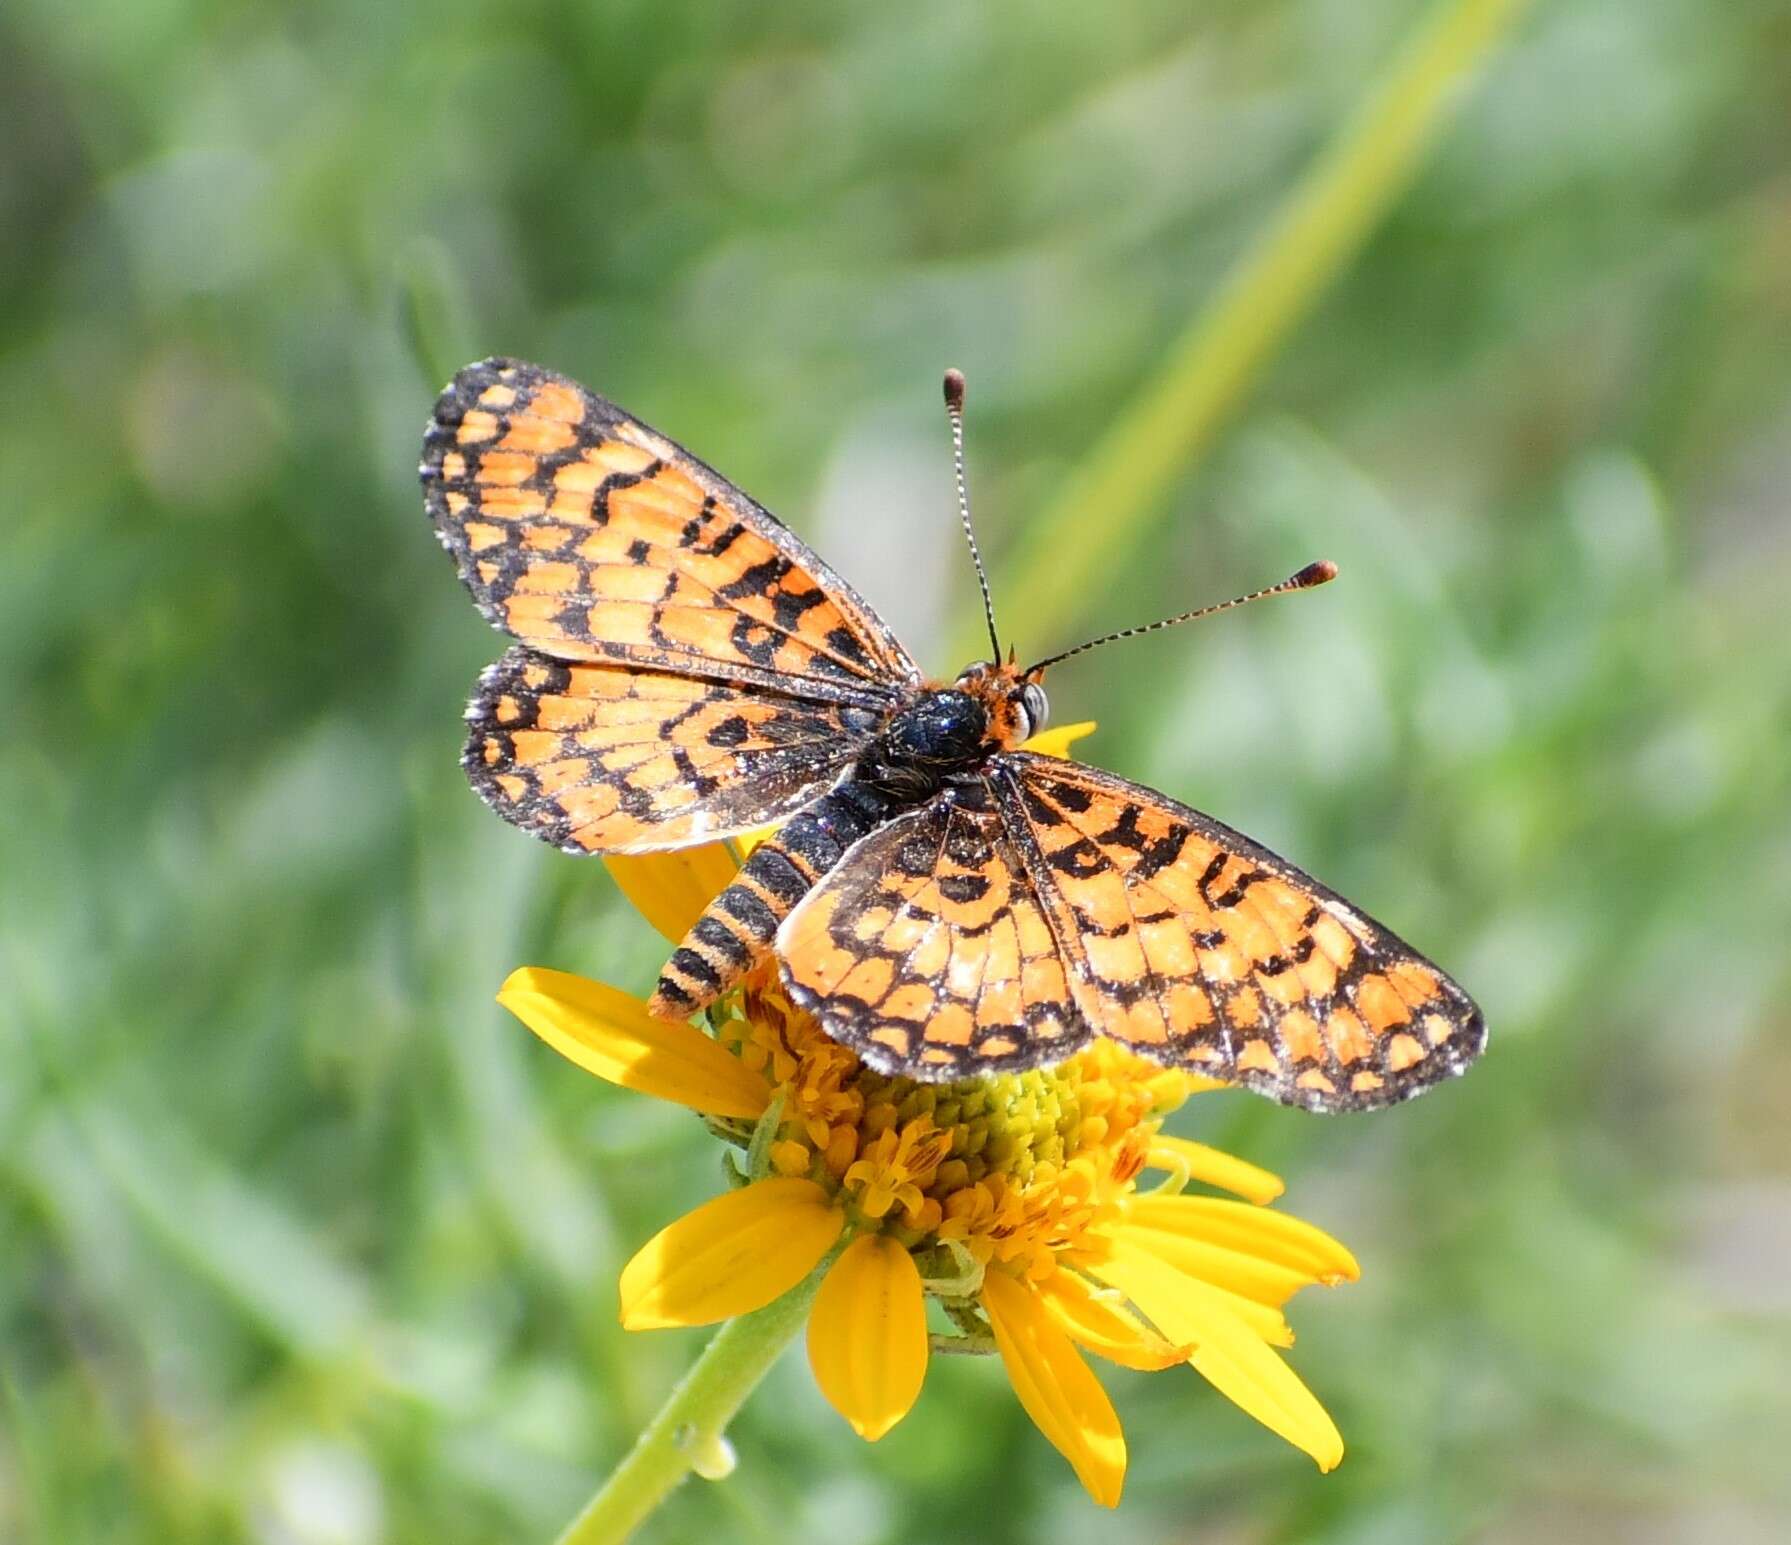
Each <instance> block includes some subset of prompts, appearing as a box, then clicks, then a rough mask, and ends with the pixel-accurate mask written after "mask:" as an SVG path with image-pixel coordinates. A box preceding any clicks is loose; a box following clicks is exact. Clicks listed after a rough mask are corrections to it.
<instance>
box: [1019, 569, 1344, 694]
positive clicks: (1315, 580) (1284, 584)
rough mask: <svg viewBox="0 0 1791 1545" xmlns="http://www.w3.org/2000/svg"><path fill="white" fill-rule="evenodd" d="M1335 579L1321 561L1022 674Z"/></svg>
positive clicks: (1105, 638)
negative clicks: (1266, 585) (1265, 586)
mask: <svg viewBox="0 0 1791 1545" xmlns="http://www.w3.org/2000/svg"><path fill="white" fill-rule="evenodd" d="M1336 577H1337V565H1336V564H1334V563H1332V562H1331V560H1330V559H1329V558H1321V559H1320V560H1319V561H1318V562H1317V563H1309V564H1307V565H1306V567H1305V568H1303V569H1301V570H1300V572H1299V573H1298V574H1290V575H1288V577H1287V578H1286V579H1284V580H1282V581H1281V583H1280V584H1278V585H1270V586H1269V588H1268V589H1267V590H1252V591H1251V592H1250V594H1249V595H1240V596H1233V597H1232V598H1231V599H1230V600H1229V601H1221V602H1220V603H1219V604H1218V605H1217V606H1202V607H1199V608H1197V609H1196V610H1194V611H1191V612H1183V613H1182V614H1181V615H1180V616H1179V617H1165V618H1164V619H1163V620H1162V621H1161V622H1147V623H1145V624H1144V625H1143V626H1142V627H1137V628H1121V629H1120V630H1119V631H1118V632H1117V633H1105V634H1103V635H1102V636H1101V637H1099V638H1091V639H1090V640H1089V641H1088V642H1087V643H1086V644H1078V645H1076V647H1075V648H1074V649H1066V650H1064V652H1063V653H1062V654H1054V655H1051V656H1050V657H1049V658H1047V659H1044V660H1040V661H1039V663H1038V664H1037V665H1035V666H1033V667H1032V669H1031V670H1029V671H1028V672H1027V673H1026V674H1027V675H1029V676H1030V675H1031V674H1032V673H1033V672H1034V671H1042V670H1043V669H1044V668H1045V667H1046V666H1047V665H1056V664H1057V663H1058V662H1059V661H1060V660H1067V659H1069V658H1070V656H1072V655H1079V654H1087V653H1088V651H1089V650H1091V649H1099V648H1100V647H1101V645H1102V644H1112V643H1116V642H1117V641H1118V640H1120V639H1122V638H1135V637H1136V636H1137V635H1138V634H1140V633H1155V632H1157V631H1159V630H1160V629H1162V628H1173V627H1174V626H1175V625H1176V624H1177V623H1180V622H1192V621H1193V620H1194V619H1195V618H1196V617H1210V616H1212V615H1213V613H1214V612H1228V611H1230V610H1231V609H1232V607H1234V606H1243V605H1245V604H1246V603H1248V602H1250V601H1260V600H1262V598H1263V597H1264V596H1271V595H1286V594H1287V593H1288V591H1290V590H1311V589H1312V588H1314V587H1315V586H1317V585H1324V584H1329V583H1330V582H1331V581H1332V580H1334V579H1335V578H1336Z"/></svg>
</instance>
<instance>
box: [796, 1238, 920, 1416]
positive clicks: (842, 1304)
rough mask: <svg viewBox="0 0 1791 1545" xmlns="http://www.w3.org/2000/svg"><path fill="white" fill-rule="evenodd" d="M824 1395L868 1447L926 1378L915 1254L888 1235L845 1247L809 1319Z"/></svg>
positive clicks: (812, 1359)
mask: <svg viewBox="0 0 1791 1545" xmlns="http://www.w3.org/2000/svg"><path fill="white" fill-rule="evenodd" d="M808 1361H809V1366H810V1367H811V1368H813V1369H814V1371H815V1383H817V1384H818V1385H820V1387H821V1393H822V1394H823V1395H825V1396H826V1397H827V1399H828V1402H829V1403H830V1404H831V1405H832V1406H833V1408H834V1410H836V1411H838V1412H839V1413H840V1415H841V1416H843V1417H845V1419H846V1420H847V1421H849V1422H850V1423H851V1424H852V1427H853V1430H854V1431H855V1432H857V1434H858V1436H859V1437H861V1438H863V1439H864V1440H865V1441H866V1442H869V1443H875V1442H876V1441H877V1439H879V1438H880V1437H882V1436H883V1434H884V1433H886V1432H888V1431H889V1429H890V1428H891V1427H893V1426H895V1424H896V1423H897V1422H899V1421H900V1420H901V1419H902V1418H903V1417H904V1416H906V1415H907V1414H908V1411H909V1409H910V1408H911V1407H912V1406H913V1404H914V1402H915V1400H916V1399H917V1398H918V1397H919V1395H920V1385H921V1380H922V1379H924V1378H925V1377H926V1373H927V1306H926V1299H925V1296H924V1294H923V1292H922V1289H921V1285H920V1272H919V1271H918V1270H917V1269H916V1267H915V1265H914V1257H913V1256H911V1255H909V1253H908V1252H907V1251H906V1250H904V1249H903V1248H902V1247H901V1246H900V1245H898V1244H897V1243H896V1242H895V1241H894V1240H893V1239H891V1238H889V1237H888V1235H886V1234H866V1235H864V1236H863V1237H862V1238H859V1239H855V1240H853V1241H852V1243H851V1244H849V1245H847V1246H846V1249H845V1252H844V1253H843V1254H842V1255H841V1256H840V1258H839V1259H838V1260H837V1261H835V1262H834V1263H833V1265H832V1267H830V1268H829V1270H828V1272H827V1277H826V1280H825V1281H823V1282H822V1284H821V1291H820V1292H819V1293H818V1294H817V1295H816V1297H815V1307H814V1309H813V1310H812V1311H811V1312H810V1314H809V1320H808Z"/></svg>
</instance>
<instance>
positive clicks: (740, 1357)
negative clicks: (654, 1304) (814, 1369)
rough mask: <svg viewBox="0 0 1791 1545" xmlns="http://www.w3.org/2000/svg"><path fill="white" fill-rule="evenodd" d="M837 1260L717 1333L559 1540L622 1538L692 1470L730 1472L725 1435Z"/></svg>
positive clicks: (588, 1543)
mask: <svg viewBox="0 0 1791 1545" xmlns="http://www.w3.org/2000/svg"><path fill="white" fill-rule="evenodd" d="M832 1262H833V1255H832V1254H830V1255H829V1256H828V1258H827V1259H826V1260H824V1261H823V1262H822V1263H821V1264H820V1265H819V1266H817V1267H816V1268H815V1269H814V1270H813V1271H812V1272H810V1273H809V1275H808V1277H807V1278H806V1279H805V1280H804V1281H802V1282H800V1283H798V1284H797V1285H796V1286H795V1287H793V1288H791V1289H790V1291H789V1292H787V1293H785V1294H784V1296H783V1297H782V1298H777V1299H773V1300H772V1301H771V1302H770V1303H768V1304H766V1305H765V1307H764V1308H763V1309H755V1310H754V1311H753V1312H752V1313H751V1314H743V1315H741V1316H740V1317H739V1318H738V1319H735V1320H729V1321H728V1322H727V1324H725V1325H723V1326H722V1327H721V1329H720V1330H718V1331H717V1332H716V1333H715V1338H714V1339H713V1340H712V1341H711V1342H710V1343H709V1345H708V1346H707V1347H705V1348H704V1349H703V1354H702V1356H700V1357H699V1358H697V1360H696V1362H695V1363H694V1364H692V1365H691V1369H690V1372H689V1373H687V1374H685V1375H684V1377H683V1379H682V1380H681V1381H680V1382H679V1384H678V1387H677V1388H676V1389H674V1390H673V1391H672V1393H671V1396H670V1398H668V1399H667V1401H666V1403H665V1405H664V1406H663V1407H661V1408H660V1411H659V1414H658V1415H657V1416H655V1417H654V1418H653V1420H652V1421H651V1422H649V1423H648V1424H647V1427H646V1429H645V1431H643V1432H642V1433H641V1435H640V1437H639V1438H638V1439H637V1440H636V1442H635V1445H634V1447H633V1448H632V1449H630V1450H629V1451H628V1454H627V1455H626V1457H625V1458H624V1459H623V1460H622V1462H621V1463H620V1464H619V1465H617V1466H616V1468H615V1470H614V1471H613V1472H612V1473H611V1475H610V1477H609V1479H608V1480H607V1481H605V1482H604V1483H603V1485H602V1487H601V1488H600V1489H599V1491H598V1492H597V1494H596V1495H595V1496H594V1497H592V1498H591V1500H590V1501H589V1502H587V1503H586V1504H585V1507H584V1510H583V1511H582V1512H581V1513H580V1514H579V1515H578V1517H576V1518H575V1519H573V1520H572V1522H571V1523H570V1524H568V1525H567V1526H566V1531H565V1532H564V1533H563V1534H562V1535H561V1536H560V1538H559V1545H618V1542H620V1541H622V1540H625V1539H627V1538H628V1536H629V1535H630V1534H632V1533H633V1532H634V1530H635V1529H636V1528H637V1527H638V1526H639V1524H640V1523H641V1521H642V1520H643V1519H645V1518H646V1517H647V1516H648V1515H649V1514H650V1513H652V1511H653V1510H654V1509H655V1508H657V1507H658V1506H659V1504H660V1503H661V1502H663V1501H664V1500H665V1499H666V1498H667V1497H668V1496H669V1495H670V1494H671V1492H672V1490H673V1488H674V1487H676V1486H677V1485H678V1483H679V1482H680V1481H682V1480H683V1479H684V1477H685V1476H686V1475H688V1474H690V1473H691V1471H693V1470H695V1471H697V1472H698V1473H699V1474H706V1475H707V1476H708V1477H709V1478H710V1479H712V1480H719V1479H720V1478H721V1477H722V1476H723V1475H725V1474H726V1473H727V1471H728V1469H729V1468H731V1462H730V1460H729V1458H728V1451H727V1448H726V1443H725V1439H724V1438H723V1436H722V1434H723V1433H724V1432H725V1431H726V1430H727V1425H728V1423H729V1422H731V1421H732V1420H733V1419H734V1413H735V1412H736V1411H738V1410H739V1409H740V1407H741V1406H742V1405H743V1404H744V1403H745V1401H746V1397H747V1396H748V1395H750V1394H751V1393H752V1392H753V1390H754V1388H755V1387H757V1385H758V1382H759V1380H760V1379H762V1378H764V1377H765V1375H766V1374H767V1373H768V1372H770V1370H771V1365H772V1364H773V1363H775V1362H776V1361H777V1359H778V1356H779V1354H781V1353H782V1352H783V1350H784V1348H785V1347H787V1346H788V1345H789V1344H790V1343H791V1342H792V1341H793V1340H795V1339H796V1333H797V1331H799V1330H801V1329H802V1324H803V1321H804V1320H806V1319H807V1318H808V1311H809V1306H810V1305H811V1304H812V1303H813V1302H814V1301H815V1294H816V1293H817V1292H818V1291H819V1290H820V1287H821V1279H822V1277H824V1276H825V1275H826V1274H827V1268H828V1266H830V1265H831V1264H832Z"/></svg>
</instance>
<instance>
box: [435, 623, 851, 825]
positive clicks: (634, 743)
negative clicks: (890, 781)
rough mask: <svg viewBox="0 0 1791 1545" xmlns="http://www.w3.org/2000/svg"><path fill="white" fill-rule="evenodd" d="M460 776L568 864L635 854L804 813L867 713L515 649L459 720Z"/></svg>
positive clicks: (846, 757) (735, 685)
mask: <svg viewBox="0 0 1791 1545" xmlns="http://www.w3.org/2000/svg"><path fill="white" fill-rule="evenodd" d="M467 718H468V720H469V722H470V723H471V726H472V733H471V735H470V737H469V738H468V741H467V748H466V754H465V757H464V762H465V766H466V772H467V777H468V778H469V779H470V780H471V781H472V785H473V787H474V789H475V790H477V791H478V794H479V796H480V797H481V798H482V799H483V800H484V801H485V802H486V803H487V804H488V805H490V806H491V807H492V808H493V809H495V810H496V811H497V812H498V813H499V814H500V815H502V816H503V817H504V818H505V819H506V820H508V821H510V822H512V823H514V824H515V825H517V826H520V827H522V828H523V829H524V830H526V831H531V832H533V833H534V834H535V835H536V836H538V837H541V838H544V839H545V840H546V841H549V842H552V843H554V844H555V845H556V846H558V847H561V848H564V849H566V850H567V851H568V852H571V853H593V852H603V853H643V852H650V851H654V850H657V849H661V848H675V847H682V846H684V845H685V844H687V843H691V842H702V841H712V840H715V839H717V838H721V837H726V836H733V835H736V834H738V833H740V832H743V831H750V830H752V829H753V828H755V827H759V826H764V825H766V824H767V823H769V822H771V821H775V820H780V819H782V818H783V817H784V816H787V815H789V814H791V813H792V812H793V811H796V810H799V809H801V808H802V806H804V805H806V804H809V803H810V802H811V801H813V800H814V798H815V797H816V795H817V794H818V793H820V791H821V790H823V789H824V788H825V787H826V786H827V785H828V784H829V783H830V782H832V780H833V779H834V778H835V777H836V776H837V775H838V773H839V771H840V769H841V768H842V767H843V766H844V765H845V764H846V763H847V762H849V761H850V760H851V759H852V757H853V756H854V755H855V754H856V753H857V751H858V750H859V748H860V747H862V746H863V745H865V744H866V743H867V742H868V740H869V739H870V737H871V736H872V735H873V734H874V733H875V731H876V727H877V725H878V723H879V718H878V716H877V715H876V714H875V713H872V712H870V711H869V710H866V709H863V708H857V707H854V706H852V705H851V704H848V703H832V702H815V701H813V700H809V699H804V698H799V697H791V696H788V695H786V694H784V693H779V692H773V691H770V690H769V689H767V688H764V687H756V686H748V685H744V684H742V683H739V682H728V681H703V680H701V679H699V678H697V677H694V676H677V675H672V674H670V673H669V672H665V671H646V670H631V669H624V668H618V667H616V666H612V665H596V664H589V663H576V662H568V661H564V660H554V659H551V658H549V657H548V656H546V655H542V654H538V653H536V652H535V651H534V650H532V649H527V648H524V647H522V646H520V645H518V646H517V647H515V648H513V649H511V650H510V651H509V652H508V653H507V654H505V655H504V657H503V658H502V659H501V660H499V661H498V662H497V664H495V665H493V666H491V667H490V668H489V669H488V670H487V671H486V672H485V674H484V675H483V676H482V677H481V678H480V680H479V690H478V693H477V695H476V696H475V697H474V698H473V701H472V706H471V707H470V708H469V709H468V710H467Z"/></svg>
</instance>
